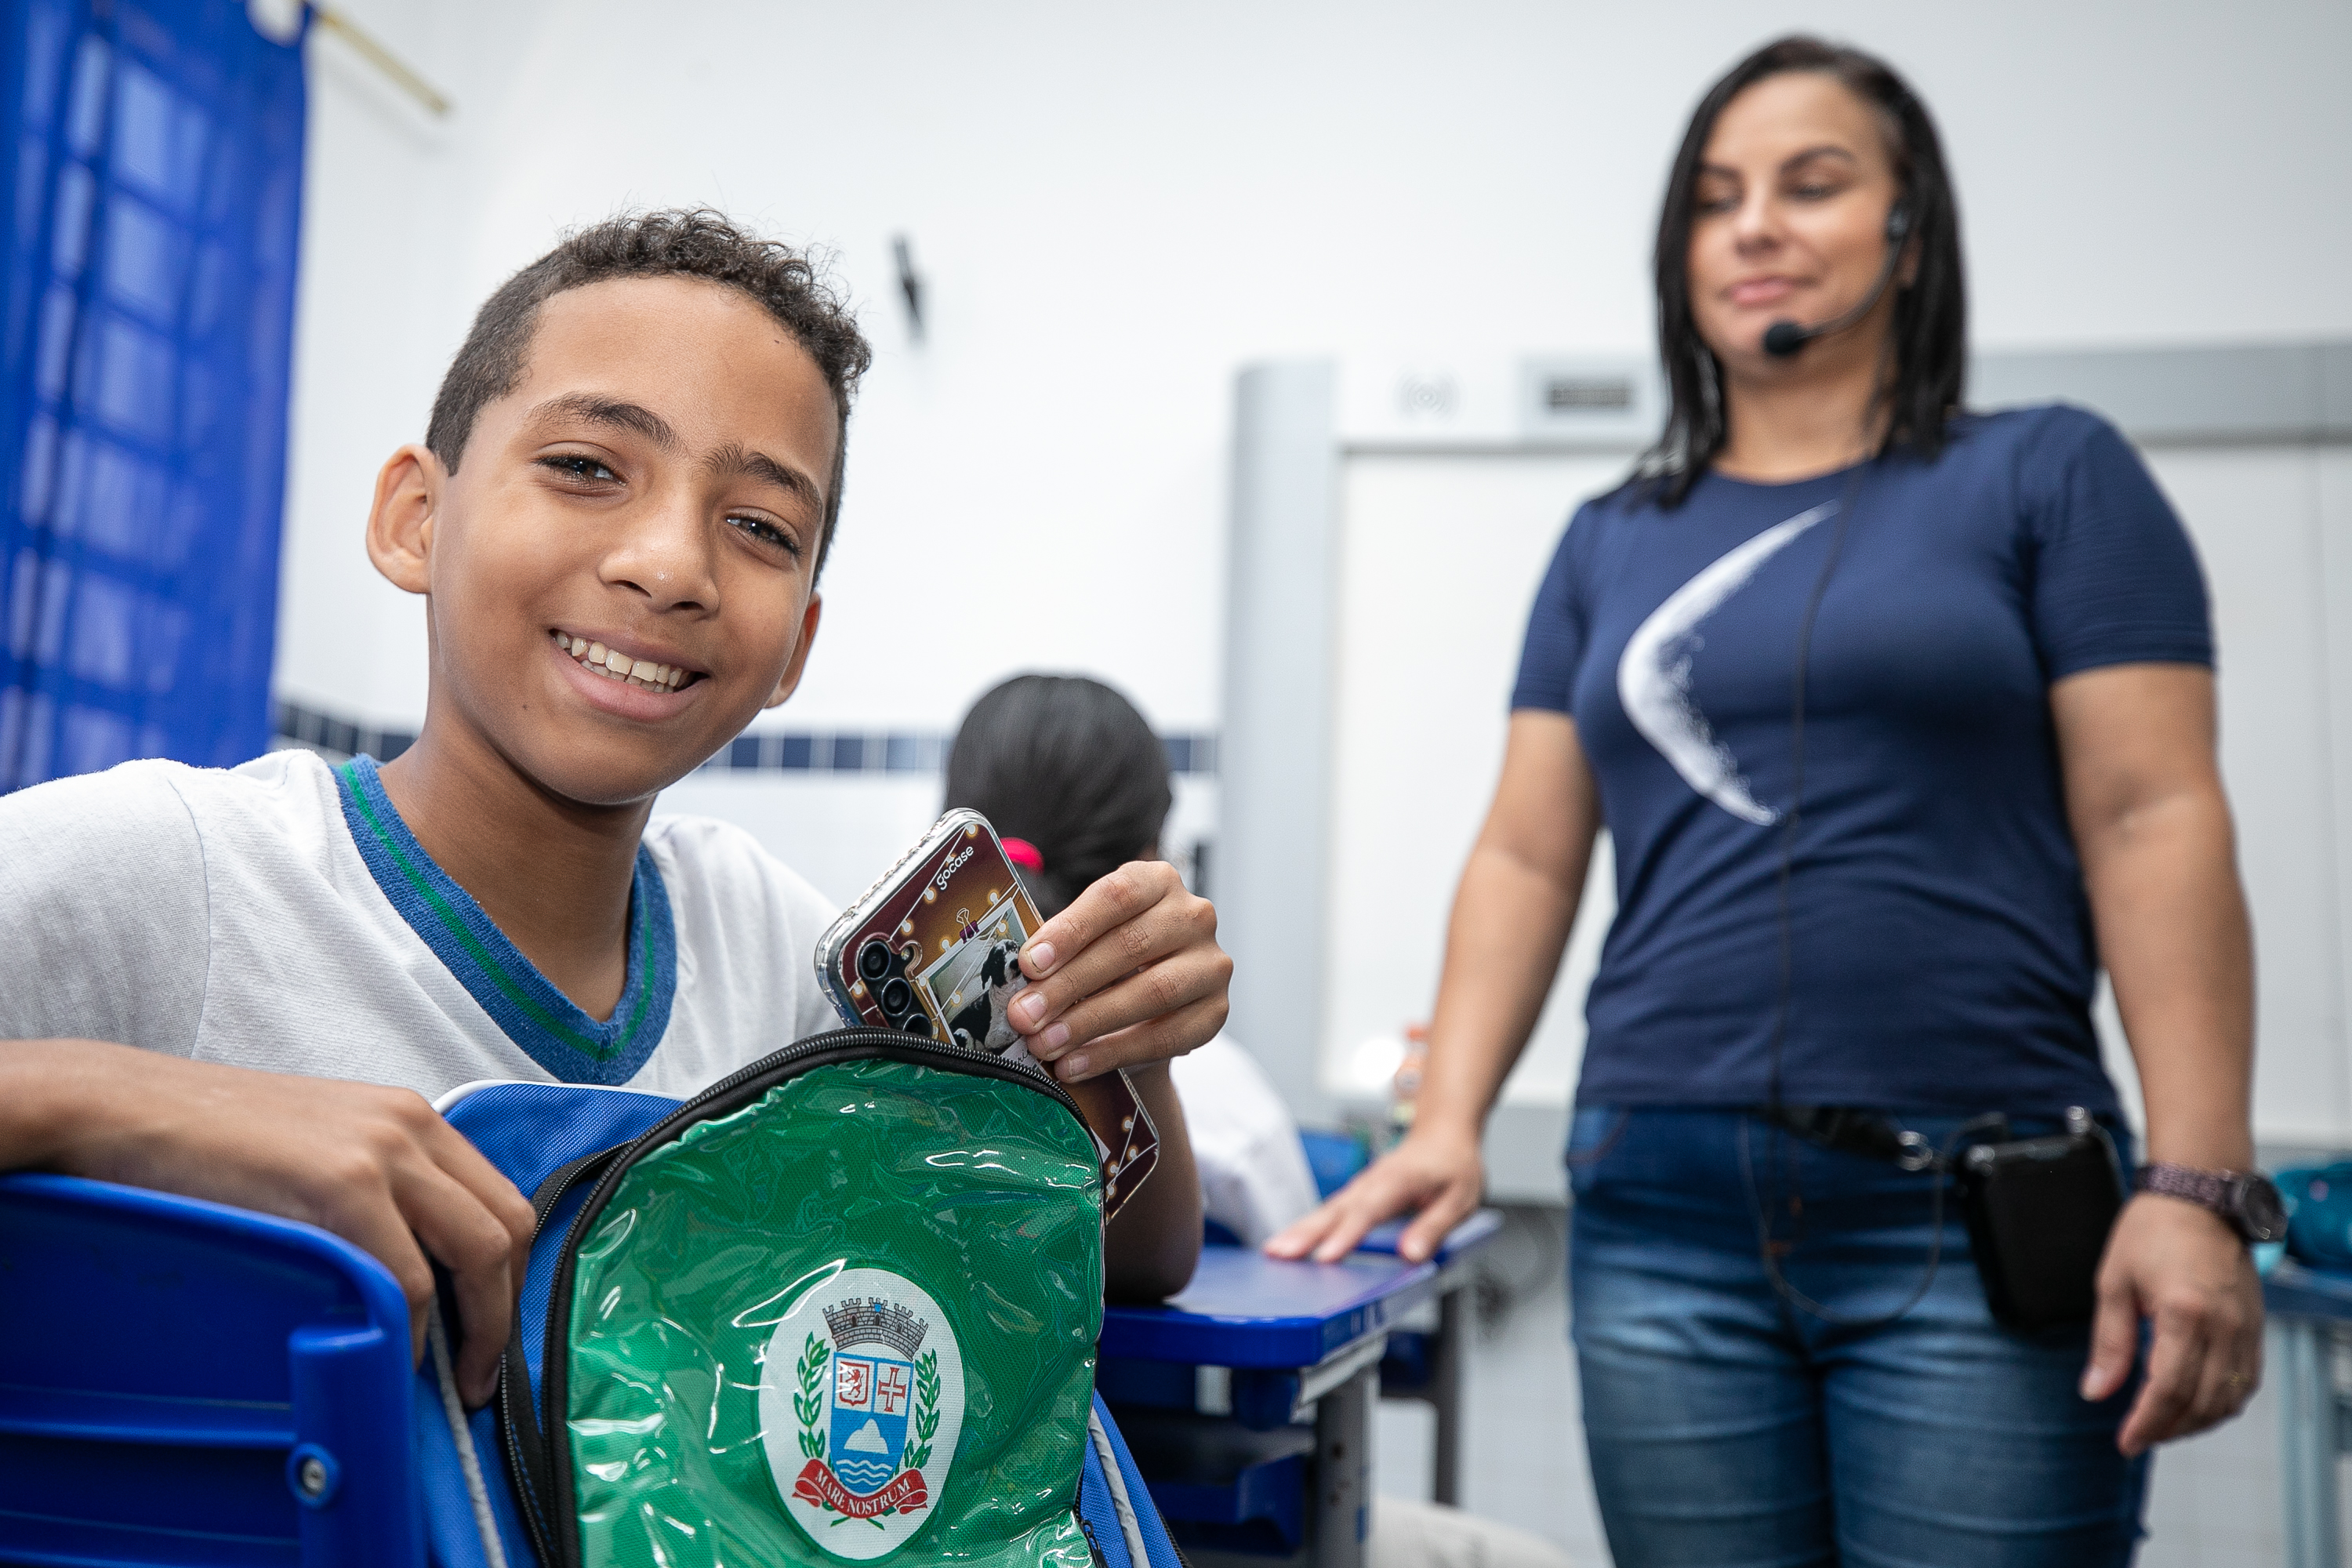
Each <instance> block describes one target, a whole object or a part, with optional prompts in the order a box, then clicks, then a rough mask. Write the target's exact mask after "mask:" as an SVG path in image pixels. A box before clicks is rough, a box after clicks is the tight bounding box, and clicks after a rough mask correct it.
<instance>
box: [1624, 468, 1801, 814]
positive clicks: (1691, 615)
mask: <svg viewBox="0 0 2352 1568" xmlns="http://www.w3.org/2000/svg"><path fill="white" fill-rule="evenodd" d="M1836 511H1837V503H1836V502H1834V501H1823V502H1822V504H1821V505H1820V506H1817V507H1814V508H1813V509H1812V510H1810V511H1801V512H1799V513H1798V514H1797V515H1796V516H1794V517H1792V518H1790V520H1789V521H1786V522H1780V523H1775V524H1773V525H1772V526H1771V527H1770V528H1768V529H1766V530H1765V531H1763V532H1761V533H1759V534H1758V535H1757V536H1756V537H1755V538H1753V539H1751V540H1749V541H1748V542H1747V543H1745V544H1742V545H1740V546H1739V547H1738V549H1736V550H1731V551H1727V552H1725V553H1724V554H1723V555H1721V556H1719V557H1718V558H1717V559H1716V560H1715V561H1714V562H1713V563H1710V564H1709V565H1708V566H1707V567H1706V569H1705V570H1703V571H1701V572H1700V573H1699V574H1698V575H1696V576H1695V577H1693V578H1692V579H1691V580H1690V581H1689V582H1687V583H1685V584H1683V585H1682V586H1681V587H1679V588H1677V589H1675V591H1674V592H1673V593H1672V594H1670V595H1667V596H1666V602H1665V603H1664V604H1663V605H1659V606H1658V607H1657V608H1656V609H1654V610H1652V611H1651V612H1650V617H1649V619H1647V620H1645V621H1643V623H1642V624H1641V625H1640V626H1638V627H1636V628H1635V629H1634V632H1633V637H1632V639H1631V640H1629V641H1628V642H1627V643H1626V644H1625V651H1624V653H1623V654H1622V656H1621V657H1620V658H1618V660H1617V700H1618V701H1619V702H1621V703H1622V704H1623V705H1624V709H1625V717H1627V718H1628V719H1631V720H1632V721H1633V728H1635V729H1636V730H1639V731H1641V732H1642V736H1643V739H1644V740H1646V741H1648V742H1650V744H1652V745H1653V746H1655V747H1656V748H1657V749H1658V753H1659V755H1661V756H1663V757H1664V758H1665V759H1666V761H1667V762H1669V763H1673V764H1674V770H1675V772H1676V773H1680V774H1682V776H1683V782H1684V783H1685V784H1689V785H1690V786H1691V788H1693V789H1695V790H1696V791H1697V792H1698V793H1699V794H1701V795H1705V796H1706V798H1707V799H1709V800H1711V801H1713V802H1715V804H1716V805H1719V806H1721V807H1723V809H1724V810H1726V811H1727V812H1729V813H1731V815H1732V816H1736V817H1738V818H1739V819H1740V820H1741V821H1743V822H1752V823H1754V824H1756V825H1757V826H1759V827H1768V826H1771V825H1772V824H1773V823H1775V822H1778V821H1779V820H1780V813H1778V812H1776V811H1774V810H1773V809H1772V808H1771V807H1769V806H1768V805H1762V804H1761V803H1759V801H1758V800H1757V799H1756V797H1755V796H1754V795H1750V794H1748V781H1747V780H1746V779H1744V778H1742V777H1740V776H1739V763H1738V759H1736V758H1735V757H1733V756H1732V754H1731V752H1730V749H1729V748H1728V747H1727V746H1725V745H1724V743H1723V742H1720V741H1718V740H1717V739H1716V738H1715V731H1713V730H1711V729H1709V728H1708V727H1707V722H1706V714H1704V713H1702V712H1700V711H1699V710H1698V704H1697V703H1696V702H1694V701H1692V700H1691V690H1690V687H1691V658H1692V656H1693V655H1695V654H1696V653H1697V652H1698V650H1699V649H1700V648H1701V647H1705V646H1706V639H1705V638H1703V637H1700V636H1699V635H1698V624H1699V623H1700V622H1701V621H1703V620H1705V619H1706V617H1707V616H1711V615H1713V614H1714V613H1715V610H1716V607H1717V605H1721V604H1722V603H1723V601H1724V600H1726V599H1728V598H1729V597H1731V595H1734V594H1736V593H1738V591H1739V590H1740V589H1741V588H1743V587H1745V586H1747V584H1748V579H1749V578H1750V577H1753V576H1755V575H1756V573H1757V571H1758V569H1759V568H1760V567H1761V566H1762V565H1763V564H1764V563H1766V562H1767V561H1769V560H1771V559H1772V557H1773V556H1775V555H1777V554H1779V553H1780V552H1781V550H1783V549H1784V548H1786V547H1787V546H1788V545H1789V544H1790V543H1791V542H1793V541H1794V540H1795V539H1796V537H1797V536H1798V535H1799V534H1801V533H1802V532H1804V531H1805V530H1807V529H1809V528H1811V527H1812V526H1813V524H1815V523H1817V522H1819V521H1822V519H1824V518H1826V517H1830V516H1832V515H1833V514H1834V513H1835V512H1836Z"/></svg>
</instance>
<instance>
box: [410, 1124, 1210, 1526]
mask: <svg viewBox="0 0 2352 1568" xmlns="http://www.w3.org/2000/svg"><path fill="white" fill-rule="evenodd" d="M679 1103H680V1102H678V1101H677V1100H669V1099H667V1098H664V1097H662V1096H659V1095H647V1094H638V1093H635V1092H632V1091H629V1090H625V1089H603V1088H597V1087H594V1086H590V1085H580V1084H550V1083H499V1084H489V1085H484V1086H479V1087H471V1086H469V1088H468V1089H463V1090H459V1091H458V1092H457V1095H454V1096H452V1097H451V1102H448V1103H446V1109H445V1114H446V1116H447V1118H448V1121H449V1122H450V1124H451V1125H452V1126H453V1127H455V1128H457V1131H460V1132H463V1133H464V1134H466V1136H467V1138H468V1139H469V1140H470V1141H471V1142H473V1143H474V1145H475V1146H476V1147H477V1148H478V1149H480V1150H481V1152H483V1154H484V1155H486V1156H487V1157H488V1159H489V1161H490V1163H492V1164H494V1165H496V1166H497V1167H498V1168H499V1170H500V1171H501V1172H502V1173H505V1175H506V1176H507V1177H508V1178H509V1180H511V1181H512V1182H513V1183H514V1184H516V1185H517V1186H518V1187H520V1189H521V1190H522V1191H523V1192H525V1193H526V1194H528V1193H532V1192H536V1191H538V1190H539V1189H540V1187H541V1185H542V1184H544V1183H545V1182H546V1181H547V1180H548V1178H549V1177H550V1176H551V1175H553V1174H554V1173H556V1172H557V1171H559V1170H561V1169H562V1167H564V1166H566V1165H568V1164H571V1163H572V1162H574V1161H577V1160H581V1159H583V1158H585V1157H587V1156H589V1155H592V1154H594V1153H596V1152H599V1151H602V1150H605V1149H610V1148H612V1147H614V1145H616V1144H621V1143H626V1142H630V1141H631V1140H633V1139H635V1138H636V1137H637V1136H638V1135H639V1134H641V1133H643V1132H645V1131H646V1130H647V1129H648V1128H650V1127H652V1126H653V1125H654V1124H655V1123H656V1122H657V1121H661V1119H662V1118H663V1117H665V1116H667V1114H668V1113H669V1112H671V1111H673V1110H677V1106H678V1104H679ZM584 1196H585V1194H584V1192H583V1193H582V1194H580V1197H581V1198H584ZM571 1201H572V1203H574V1204H576V1202H577V1201H579V1199H578V1198H574V1199H572V1200H571ZM568 1218H569V1215H566V1214H564V1213H562V1212H560V1211H559V1212H557V1213H554V1214H551V1215H549V1216H548V1223H547V1224H546V1225H545V1226H543V1227H542V1229H541V1236H540V1241H539V1243H538V1244H537V1245H536V1246H534V1247H533V1248H532V1252H531V1258H530V1267H529V1269H528V1271H527V1272H526V1274H525V1277H524V1282H523V1290H522V1301H521V1315H522V1332H521V1342H522V1343H523V1345H524V1346H525V1347H527V1350H536V1348H537V1347H538V1346H539V1345H540V1344H541V1342H542V1340H543V1337H544V1329H545V1325H546V1321H547V1314H548V1305H549V1299H550V1291H551V1287H552V1285H553V1282H554V1273H555V1262H556V1256H557V1254H558V1252H559V1251H560V1250H561V1246H560V1241H561V1237H562V1235H563V1230H564V1226H565V1223H566V1222H567V1221H568ZM434 1339H435V1345H434V1353H433V1354H431V1355H428V1357H427V1358H426V1360H425V1364H424V1365H423V1366H422V1367H421V1368H420V1369H419V1372H418V1375H417V1380H416V1384H415V1397H416V1421H415V1430H416V1434H417V1471H418V1475H419V1477H420V1480H421V1485H422V1489H423V1492H424V1510H425V1528H426V1537H427V1543H428V1551H429V1555H430V1559H431V1562H432V1563H434V1564H435V1565H436V1568H540V1562H539V1558H538V1556H537V1555H536V1553H535V1552H534V1551H533V1548H532V1545H531V1541H530V1533H529V1531H528V1530H527V1528H526V1527H525V1525H524V1522H523V1514H522V1510H520V1509H519V1508H518V1507H517V1506H516V1500H515V1498H514V1495H513V1492H512V1490H511V1486H510V1483H509V1467H508V1464H507V1462H506V1457H505V1455H504V1452H503V1450H502V1447H501V1443H502V1440H503V1439H502V1437H501V1436H500V1426H499V1412H498V1408H497V1402H496V1401H493V1402H492V1404H491V1405H488V1406H487V1407H485V1408H483V1409H481V1410H478V1411H475V1412H472V1413H471V1414H470V1415H467V1414H466V1413H465V1412H463V1411H462V1410H461V1409H459V1407H458V1405H457V1400H456V1396H455V1391H454V1387H453V1385H452V1384H450V1383H449V1381H448V1376H447V1373H446V1353H447V1352H446V1337H445V1336H444V1335H443V1334H442V1333H441V1332H440V1325H439V1324H438V1323H436V1325H435V1335H434ZM538 1370H539V1369H538V1367H537V1365H536V1362H535V1361H534V1363H533V1366H532V1371H533V1373H534V1374H535V1373H537V1371H538ZM1089 1438H1090V1441H1089V1442H1088V1444H1087V1449H1086V1453H1085V1456H1084V1461H1083V1466H1082V1469H1081V1473H1080V1476H1079V1478H1078V1495H1077V1499H1076V1504H1077V1512H1078V1518H1079V1521H1080V1523H1081V1525H1082V1526H1083V1528H1084V1530H1085V1531H1086V1534H1087V1540H1088V1542H1089V1543H1090V1544H1091V1545H1092V1547H1093V1548H1094V1551H1095V1554H1096V1556H1097V1560H1098V1561H1099V1562H1100V1563H1102V1564H1103V1565H1104V1568H1182V1560H1181V1556H1180V1555H1179V1553H1178V1552H1177V1550H1176V1547H1175V1545H1174V1543H1173V1542H1171V1540H1170V1538H1169V1535H1168V1531H1167V1527H1166V1525H1165V1524H1164V1523H1162V1521H1161V1520H1160V1512H1159V1510H1158V1509H1157V1508H1156V1507H1154V1506H1153V1504H1152V1501H1151V1495H1150V1491H1149V1490H1148V1489H1147V1488H1146V1487H1145V1484H1144V1481H1143V1479H1142V1476H1141V1475H1140V1473H1139V1472H1138V1471H1137V1469H1136V1468H1135V1461H1134V1459H1133V1458H1132V1457H1131V1456H1130V1455H1129V1452H1128V1449H1127V1445H1126V1443H1125V1441H1124V1440H1123V1439H1122V1438H1121V1437H1120V1436H1119V1435H1118V1427H1117V1426H1116V1424H1115V1423H1113V1421H1112V1420H1111V1416H1110V1412H1109V1411H1108V1409H1107V1408H1106V1407H1105V1406H1104V1405H1103V1403H1102V1400H1101V1397H1100V1396H1099V1395H1097V1396H1096V1398H1095V1400H1094V1408H1093V1420H1092V1421H1091V1422H1090V1423H1089Z"/></svg>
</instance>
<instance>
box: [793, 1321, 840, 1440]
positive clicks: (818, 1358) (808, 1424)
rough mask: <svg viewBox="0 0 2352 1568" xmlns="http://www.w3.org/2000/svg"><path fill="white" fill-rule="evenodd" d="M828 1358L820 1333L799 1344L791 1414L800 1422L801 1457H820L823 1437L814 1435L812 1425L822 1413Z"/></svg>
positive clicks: (814, 1429) (829, 1353)
mask: <svg viewBox="0 0 2352 1568" xmlns="http://www.w3.org/2000/svg"><path fill="white" fill-rule="evenodd" d="M831 1359H832V1352H830V1351H828V1350H826V1349H825V1344H824V1335H823V1334H811V1335H810V1336H809V1337H808V1342H807V1343H806V1344H804V1345H803V1346H802V1347H801V1359H800V1365H799V1367H798V1368H797V1369H796V1370H797V1371H798V1372H799V1373H800V1380H801V1387H800V1392H799V1393H797V1394H793V1415H797V1416H799V1417H800V1422H801V1456H802V1458H809V1459H822V1458H824V1438H823V1437H821V1436H818V1435H817V1429H816V1424H817V1423H818V1421H820V1420H822V1419H823V1418H824V1367H825V1363H826V1362H828V1361H830V1360H831Z"/></svg>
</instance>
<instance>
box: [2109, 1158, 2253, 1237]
mask: <svg viewBox="0 0 2352 1568" xmlns="http://www.w3.org/2000/svg"><path fill="white" fill-rule="evenodd" d="M2247 1180H2248V1178H2247V1177H2245V1176H2243V1175H2242V1174H2241V1173H2238V1172H2236V1171H2207V1170H2200V1168H2198V1167H2197V1166H2195V1165H2173V1164H2168V1163H2165V1162H2163V1161H2161V1160H2155V1161H2150V1162H2149V1163H2147V1164H2145V1165H2142V1166H2141V1167H2140V1168H2139V1170H2138V1172H2137V1173H2136V1174H2135V1175H2134V1176H2133V1178H2132V1185H2133V1186H2135V1187H2137V1189H2138V1190H2139V1191H2141V1192H2143V1193H2156V1194H2160V1195H2162V1196H2164V1197H2168V1198H2182V1199H2186V1200H2187V1201H2188V1202H2189V1203H2192V1204H2195V1205H2197V1206H2198V1207H2200V1208H2204V1209H2210V1210H2211V1211H2212V1212H2213V1213H2214V1214H2216V1215H2220V1216H2221V1219H2222V1220H2223V1221H2224V1222H2225V1223H2226V1224H2227V1225H2228V1226H2230V1228H2231V1230H2234V1231H2236V1232H2237V1233H2238V1234H2239V1236H2241V1237H2245V1238H2246V1239H2248V1240H2252V1235H2251V1232H2250V1229H2249V1226H2248V1225H2247V1218H2246V1215H2245V1214H2244V1213H2243V1212H2242V1210H2243V1207H2244V1205H2243V1203H2242V1200H2241V1197H2240V1190H2241V1188H2242V1184H2244V1183H2245V1182H2246V1181H2247Z"/></svg>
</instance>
